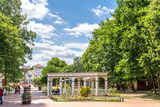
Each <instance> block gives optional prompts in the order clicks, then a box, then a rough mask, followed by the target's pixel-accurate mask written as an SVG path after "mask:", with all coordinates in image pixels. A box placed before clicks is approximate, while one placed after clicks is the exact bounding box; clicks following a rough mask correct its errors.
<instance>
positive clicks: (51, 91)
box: [49, 79, 53, 95]
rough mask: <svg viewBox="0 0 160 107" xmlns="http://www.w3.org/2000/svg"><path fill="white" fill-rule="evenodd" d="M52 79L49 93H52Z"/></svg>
mask: <svg viewBox="0 0 160 107" xmlns="http://www.w3.org/2000/svg"><path fill="white" fill-rule="evenodd" d="M52 81H53V79H51V80H50V91H49V92H50V95H51V94H52Z"/></svg>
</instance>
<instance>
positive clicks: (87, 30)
mask: <svg viewBox="0 0 160 107" xmlns="http://www.w3.org/2000/svg"><path fill="white" fill-rule="evenodd" d="M96 28H99V25H98V24H88V23H82V24H78V25H77V26H76V27H74V28H71V29H70V28H64V30H65V31H67V32H69V33H67V34H68V35H74V36H75V37H78V36H80V35H85V36H86V37H88V36H92V35H91V32H92V31H93V30H94V29H96Z"/></svg>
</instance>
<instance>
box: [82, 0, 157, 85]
mask: <svg viewBox="0 0 160 107" xmlns="http://www.w3.org/2000/svg"><path fill="white" fill-rule="evenodd" d="M159 4H160V1H159V0H117V5H118V7H117V9H115V11H114V13H113V14H112V16H113V17H114V20H109V19H107V20H106V21H104V22H103V21H102V22H101V23H100V24H99V26H100V28H98V29H95V30H94V31H93V32H92V34H93V38H92V39H91V40H90V43H89V47H88V48H87V50H86V51H85V53H84V54H83V56H82V62H83V64H84V65H85V68H86V70H87V71H88V72H93V71H98V72H104V71H109V78H110V80H112V82H113V81H114V83H117V84H121V83H123V82H124V81H125V82H127V81H128V82H129V83H133V82H134V81H135V80H137V79H143V78H145V79H147V78H148V79H151V78H152V79H153V82H154V81H155V77H158V76H156V75H159V73H160V72H159V65H160V60H159V54H160V53H159V52H160V50H159V46H160V44H159V43H160V41H159V38H160V36H159V34H160V27H159V25H160V5H159ZM113 78H114V79H113ZM158 79H159V78H158ZM158 82H159V80H158ZM114 83H113V84H114ZM159 88H160V86H159Z"/></svg>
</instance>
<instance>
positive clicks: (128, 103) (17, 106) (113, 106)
mask: <svg viewBox="0 0 160 107" xmlns="http://www.w3.org/2000/svg"><path fill="white" fill-rule="evenodd" d="M31 93H32V103H31V104H29V105H22V101H21V94H10V95H8V96H5V99H4V103H3V105H0V107H160V103H156V102H149V101H137V100H125V102H55V101H53V100H51V99H49V98H48V97H47V96H46V95H44V94H43V93H41V92H40V91H38V90H36V89H35V88H32V89H31Z"/></svg>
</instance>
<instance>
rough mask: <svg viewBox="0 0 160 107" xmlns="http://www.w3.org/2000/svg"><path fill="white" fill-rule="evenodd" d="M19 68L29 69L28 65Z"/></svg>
mask: <svg viewBox="0 0 160 107" xmlns="http://www.w3.org/2000/svg"><path fill="white" fill-rule="evenodd" d="M19 69H30V67H29V66H20V67H19Z"/></svg>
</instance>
